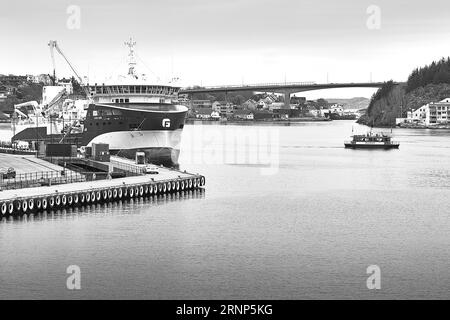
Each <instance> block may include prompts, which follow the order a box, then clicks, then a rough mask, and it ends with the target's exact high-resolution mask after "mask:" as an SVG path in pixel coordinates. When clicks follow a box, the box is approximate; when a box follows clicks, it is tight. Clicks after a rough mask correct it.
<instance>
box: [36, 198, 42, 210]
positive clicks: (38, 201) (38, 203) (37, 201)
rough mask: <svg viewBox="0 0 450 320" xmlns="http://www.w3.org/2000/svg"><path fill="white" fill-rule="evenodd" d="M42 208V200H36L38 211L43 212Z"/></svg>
mask: <svg viewBox="0 0 450 320" xmlns="http://www.w3.org/2000/svg"><path fill="white" fill-rule="evenodd" d="M41 208H42V200H41V199H37V200H36V209H37V210H41Z"/></svg>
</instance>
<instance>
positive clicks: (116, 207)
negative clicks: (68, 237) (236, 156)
mask: <svg viewBox="0 0 450 320" xmlns="http://www.w3.org/2000/svg"><path fill="white" fill-rule="evenodd" d="M204 198H205V189H202V188H200V189H196V190H186V191H178V192H175V193H168V194H161V195H151V196H147V197H143V198H134V199H122V200H120V201H119V200H117V201H113V202H106V203H93V204H88V205H84V206H79V207H69V208H63V209H56V210H51V211H50V210H46V211H43V212H39V213H36V212H34V213H27V214H21V215H15V216H3V217H0V224H6V223H30V222H34V221H44V220H71V219H76V218H77V217H79V216H84V215H86V216H88V215H97V216H98V215H111V214H124V213H125V214H141V211H140V210H136V209H137V208H139V207H143V206H163V205H166V204H168V203H172V202H179V201H185V200H191V199H204Z"/></svg>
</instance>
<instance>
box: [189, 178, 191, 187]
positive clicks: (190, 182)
mask: <svg viewBox="0 0 450 320" xmlns="http://www.w3.org/2000/svg"><path fill="white" fill-rule="evenodd" d="M189 189H192V179H189Z"/></svg>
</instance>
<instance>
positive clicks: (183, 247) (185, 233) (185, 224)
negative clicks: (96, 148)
mask: <svg viewBox="0 0 450 320" xmlns="http://www.w3.org/2000/svg"><path fill="white" fill-rule="evenodd" d="M352 126H353V124H352V123H351V122H348V121H340V122H339V121H335V122H332V123H307V124H298V125H295V126H233V125H227V126H217V125H203V126H186V127H185V132H184V142H183V151H182V156H181V159H180V162H181V168H182V169H186V170H188V171H191V172H199V173H202V174H204V175H205V176H206V178H207V187H206V190H205V191H204V192H198V193H189V194H184V195H175V196H171V197H161V198H158V199H154V198H152V199H149V200H141V201H135V202H126V203H121V204H113V205H106V206H93V207H88V208H85V209H79V210H77V211H63V212H56V213H54V214H50V213H49V214H47V215H45V216H44V215H35V216H28V217H23V218H18V219H9V220H5V219H3V220H2V221H1V222H0V259H1V261H0V298H3V299H5V298H106V299H109V298H138V299H140V298H149V299H160V298H165V299H178V298H180V299H189V298H193V299H215V298H261V299H304V298H326V299H328V298H344V299H357V298H368V299H372V298H438V299H439V298H446V299H449V298H450V273H449V270H450V201H449V197H450V131H429V130H394V132H393V135H394V137H395V140H398V141H400V142H401V146H400V150H391V151H365V150H358V151H354V150H346V149H344V148H343V141H344V140H345V139H347V138H348V136H349V135H350V134H351V130H352ZM355 129H356V130H361V131H362V130H363V129H361V128H359V129H358V128H357V127H356V126H355ZM5 135H6V132H3V137H4V136H5ZM255 136H256V137H257V139H255V138H254V137H255ZM227 137H228V138H227ZM230 137H234V138H235V137H238V139H236V140H234V141H235V142H234V143H233V142H230V141H233V139H230ZM246 137H247V138H248V137H250V138H249V139H245V138H246ZM252 137H253V138H252ZM1 138H2V135H0V139H1ZM236 141H237V142H236ZM268 145H269V146H270V145H271V146H272V148H271V151H270V152H269V153H270V154H268V157H265V158H264V157H263V156H261V157H259V158H258V159H256V161H255V159H253V160H251V159H247V160H245V159H244V161H237V160H236V159H233V158H239V156H241V155H244V156H245V157H246V158H252V156H253V155H254V154H256V153H258V152H259V153H261V152H262V153H263V154H264V150H267V146H268ZM230 155H231V156H230ZM226 157H228V158H226ZM263 158H264V159H266V160H267V159H271V160H270V162H271V163H272V167H273V169H272V170H269V171H265V169H267V165H265V164H264V163H267V161H266V162H264V161H262V160H261V159H263ZM241 160H242V159H241ZM237 162H239V163H237ZM274 164H276V165H274ZM69 265H78V266H80V268H81V286H82V289H81V290H80V291H69V290H67V289H66V277H67V276H68V275H67V274H66V268H67V266H69ZM369 265H378V266H379V267H380V268H381V290H376V291H373V290H368V289H367V287H366V279H367V277H368V275H367V274H366V268H367V267H368V266H369Z"/></svg>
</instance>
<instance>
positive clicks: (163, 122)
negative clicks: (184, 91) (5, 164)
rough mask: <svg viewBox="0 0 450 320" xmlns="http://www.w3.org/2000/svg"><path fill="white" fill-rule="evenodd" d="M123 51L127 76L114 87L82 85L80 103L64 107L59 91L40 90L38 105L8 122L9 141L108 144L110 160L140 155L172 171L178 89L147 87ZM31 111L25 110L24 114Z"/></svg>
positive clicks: (179, 122) (180, 109)
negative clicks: (83, 96)
mask: <svg viewBox="0 0 450 320" xmlns="http://www.w3.org/2000/svg"><path fill="white" fill-rule="evenodd" d="M125 44H126V45H127V47H128V49H129V54H128V74H126V75H124V76H119V78H118V79H116V80H114V81H109V82H105V83H102V84H95V85H89V84H88V85H87V88H88V90H89V91H88V95H89V96H88V97H87V99H85V100H76V101H70V100H69V101H67V99H65V100H64V99H62V98H64V97H66V95H65V94H64V93H65V88H63V87H58V86H46V87H44V90H43V99H42V103H41V105H37V104H36V103H26V104H22V105H18V107H19V108H20V107H24V106H25V107H28V108H29V109H31V110H28V111H29V112H27V113H25V112H22V114H20V113H19V112H20V111H18V110H19V108H16V109H17V110H16V114H18V115H19V116H18V117H17V118H18V120H17V121H13V124H12V125H13V130H14V136H13V138H12V140H13V141H16V140H19V141H27V142H30V143H31V142H35V143H36V142H37V143H38V144H39V143H40V142H42V141H44V142H53V143H72V144H76V145H77V146H78V147H80V148H83V147H86V146H91V145H92V144H93V143H107V144H109V148H110V152H111V154H117V155H120V156H124V157H128V158H132V159H133V158H134V157H135V154H136V152H144V153H145V155H146V158H147V161H148V162H151V163H155V164H163V165H167V166H176V165H177V164H178V157H179V153H180V143H181V133H182V131H183V127H184V123H185V118H186V114H187V111H188V109H187V108H186V107H185V106H182V105H179V104H178V100H177V99H178V92H179V90H180V87H179V86H176V85H174V84H173V83H161V82H159V81H155V82H152V83H151V82H149V81H147V79H146V77H145V76H143V75H139V74H138V73H137V71H136V58H135V51H134V46H135V44H136V42H134V41H132V40H131V39H130V41H128V42H126V43H125ZM30 107H31V108H30Z"/></svg>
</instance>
